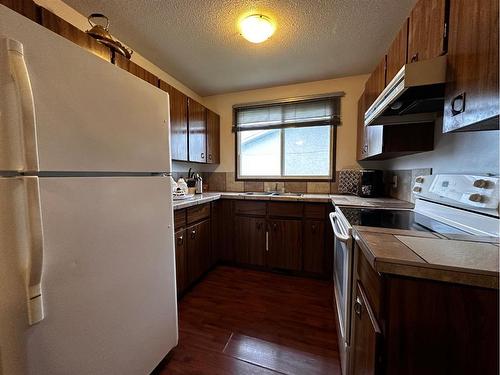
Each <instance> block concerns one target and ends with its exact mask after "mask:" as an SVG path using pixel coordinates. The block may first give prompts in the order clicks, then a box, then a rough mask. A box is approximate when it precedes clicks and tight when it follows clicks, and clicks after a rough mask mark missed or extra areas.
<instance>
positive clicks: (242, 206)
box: [234, 200, 266, 216]
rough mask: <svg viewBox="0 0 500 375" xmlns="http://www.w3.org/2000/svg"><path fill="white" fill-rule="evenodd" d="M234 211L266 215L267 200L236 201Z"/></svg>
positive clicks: (238, 213)
mask: <svg viewBox="0 0 500 375" xmlns="http://www.w3.org/2000/svg"><path fill="white" fill-rule="evenodd" d="M234 213H235V214H236V215H255V216H265V215H266V202H255V201H241V200H239V201H238V200H237V201H235V202H234Z"/></svg>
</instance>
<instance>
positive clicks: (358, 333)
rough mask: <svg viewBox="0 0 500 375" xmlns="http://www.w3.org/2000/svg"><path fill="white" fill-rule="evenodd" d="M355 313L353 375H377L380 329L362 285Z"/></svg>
mask: <svg viewBox="0 0 500 375" xmlns="http://www.w3.org/2000/svg"><path fill="white" fill-rule="evenodd" d="M355 293H356V294H355V298H354V301H355V302H354V309H353V310H354V312H353V322H352V325H353V329H352V334H353V345H352V346H351V348H352V349H351V350H352V351H351V357H352V370H351V373H352V374H353V375H372V374H373V375H375V374H377V373H378V372H377V369H378V367H379V359H378V358H379V341H380V336H381V333H382V332H381V331H380V327H379V325H378V323H377V321H376V319H375V315H374V313H373V310H372V308H371V306H370V304H369V303H368V299H367V298H366V295H365V293H364V292H363V288H362V286H361V284H359V283H358V284H357V285H356V291H355Z"/></svg>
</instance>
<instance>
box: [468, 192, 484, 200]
mask: <svg viewBox="0 0 500 375" xmlns="http://www.w3.org/2000/svg"><path fill="white" fill-rule="evenodd" d="M469 200H470V201H472V202H482V201H483V196H482V195H481V194H471V195H470V196H469Z"/></svg>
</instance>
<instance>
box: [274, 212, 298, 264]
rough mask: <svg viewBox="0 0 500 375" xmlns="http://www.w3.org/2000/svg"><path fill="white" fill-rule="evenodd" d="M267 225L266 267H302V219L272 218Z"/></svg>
mask: <svg viewBox="0 0 500 375" xmlns="http://www.w3.org/2000/svg"><path fill="white" fill-rule="evenodd" d="M268 227H269V229H268V233H269V234H268V236H269V244H268V246H269V247H268V252H267V253H268V254H267V265H268V267H270V268H275V269H283V270H294V271H300V270H301V269H302V221H301V220H289V219H280V220H278V219H272V220H269V221H268Z"/></svg>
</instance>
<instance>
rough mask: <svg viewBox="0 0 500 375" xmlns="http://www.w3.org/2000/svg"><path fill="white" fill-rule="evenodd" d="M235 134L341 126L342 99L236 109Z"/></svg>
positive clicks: (281, 102)
mask: <svg viewBox="0 0 500 375" xmlns="http://www.w3.org/2000/svg"><path fill="white" fill-rule="evenodd" d="M234 109H235V124H234V126H233V131H236V132H239V131H245V130H263V129H282V128H291V127H307V126H325V125H339V124H340V97H327V98H324V97H322V98H318V99H307V100H299V101H293V102H286V101H280V102H279V103H271V104H265V105H255V106H252V105H247V106H242V107H235V108H234Z"/></svg>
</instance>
